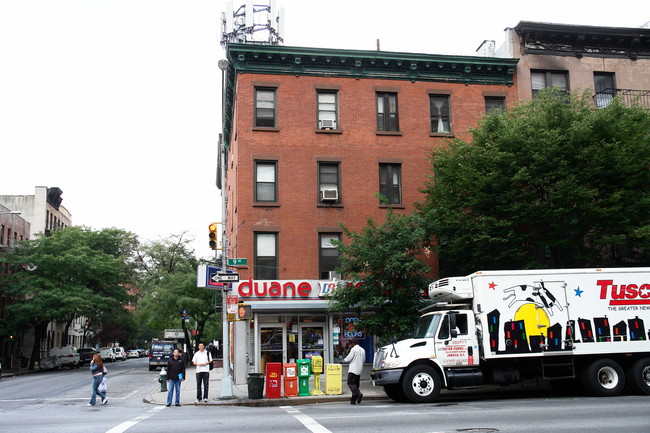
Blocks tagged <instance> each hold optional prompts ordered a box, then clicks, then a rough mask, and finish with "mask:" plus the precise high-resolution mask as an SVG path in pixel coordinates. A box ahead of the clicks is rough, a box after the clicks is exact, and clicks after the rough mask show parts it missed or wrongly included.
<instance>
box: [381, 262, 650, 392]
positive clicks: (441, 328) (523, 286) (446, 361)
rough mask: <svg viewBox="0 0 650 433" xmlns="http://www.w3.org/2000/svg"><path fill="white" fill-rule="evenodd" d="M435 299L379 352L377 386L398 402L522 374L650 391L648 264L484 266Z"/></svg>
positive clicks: (433, 288) (448, 283) (592, 388)
mask: <svg viewBox="0 0 650 433" xmlns="http://www.w3.org/2000/svg"><path fill="white" fill-rule="evenodd" d="M429 297H430V298H431V299H432V300H433V304H432V305H431V306H429V307H427V308H425V309H423V310H422V312H423V313H424V314H423V315H422V317H420V319H419V322H418V324H417V327H416V329H415V331H414V333H413V336H412V338H409V339H407V340H402V341H399V342H396V343H394V344H390V345H388V346H384V347H381V348H379V349H378V350H377V351H376V352H375V356H374V361H373V368H372V370H371V372H370V377H371V380H372V383H373V385H376V386H383V387H384V390H385V391H386V394H387V395H388V396H389V397H390V398H392V399H394V400H397V401H411V402H430V401H433V400H434V399H435V398H436V397H437V396H438V394H439V393H440V390H441V389H443V388H444V389H461V388H478V387H481V386H484V385H491V384H493V385H509V384H514V383H518V382H521V381H522V380H524V379H544V380H549V381H551V382H550V383H551V384H552V385H555V386H558V387H568V386H582V387H583V388H584V389H585V390H587V391H589V392H590V393H591V394H595V395H599V396H615V395H618V394H620V393H621V392H622V391H623V389H624V388H625V387H626V385H627V387H628V388H629V389H631V390H634V391H635V392H641V393H645V394H650V332H649V330H648V327H649V326H650V268H611V269H560V270H551V269H548V270H525V271H483V272H476V273H474V274H471V275H468V276H466V277H456V278H445V279H441V280H438V281H436V282H434V283H431V284H430V285H429Z"/></svg>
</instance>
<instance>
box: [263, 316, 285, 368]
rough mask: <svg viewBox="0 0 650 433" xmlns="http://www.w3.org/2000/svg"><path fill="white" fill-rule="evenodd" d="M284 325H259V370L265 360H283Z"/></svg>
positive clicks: (264, 366) (264, 364) (264, 365)
mask: <svg viewBox="0 0 650 433" xmlns="http://www.w3.org/2000/svg"><path fill="white" fill-rule="evenodd" d="M284 334H285V329H284V326H277V325H262V326H261V327H260V372H264V371H265V369H266V363H267V362H285V361H284V360H285V359H286V355H285V354H286V350H287V349H286V347H285V345H284V342H285V335H284Z"/></svg>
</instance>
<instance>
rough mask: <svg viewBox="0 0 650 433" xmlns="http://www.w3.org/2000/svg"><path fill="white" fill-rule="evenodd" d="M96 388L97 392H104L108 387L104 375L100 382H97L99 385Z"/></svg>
mask: <svg viewBox="0 0 650 433" xmlns="http://www.w3.org/2000/svg"><path fill="white" fill-rule="evenodd" d="M97 390H98V391H99V392H106V391H107V390H108V388H107V386H106V376H104V377H103V378H102V383H100V384H99V386H98V387H97Z"/></svg>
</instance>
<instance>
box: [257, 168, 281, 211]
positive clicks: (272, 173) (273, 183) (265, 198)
mask: <svg viewBox="0 0 650 433" xmlns="http://www.w3.org/2000/svg"><path fill="white" fill-rule="evenodd" d="M277 171H278V165H277V162H276V161H255V201H256V202H277V201H278V197H277V180H276V179H277Z"/></svg>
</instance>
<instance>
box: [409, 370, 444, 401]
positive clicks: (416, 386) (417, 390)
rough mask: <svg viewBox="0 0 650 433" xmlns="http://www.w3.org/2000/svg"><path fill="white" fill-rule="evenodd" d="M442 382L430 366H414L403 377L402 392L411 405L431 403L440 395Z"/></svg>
mask: <svg viewBox="0 0 650 433" xmlns="http://www.w3.org/2000/svg"><path fill="white" fill-rule="evenodd" d="M441 383H442V382H441V380H440V376H439V375H438V373H437V372H436V371H435V370H434V369H433V368H432V367H430V366H428V365H423V364H420V365H414V366H413V367H411V368H410V369H408V370H407V371H406V373H404V375H403V376H402V391H404V396H405V397H406V399H407V400H408V401H410V402H411V403H431V402H432V401H434V400H435V399H436V397H438V394H440V387H441Z"/></svg>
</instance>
